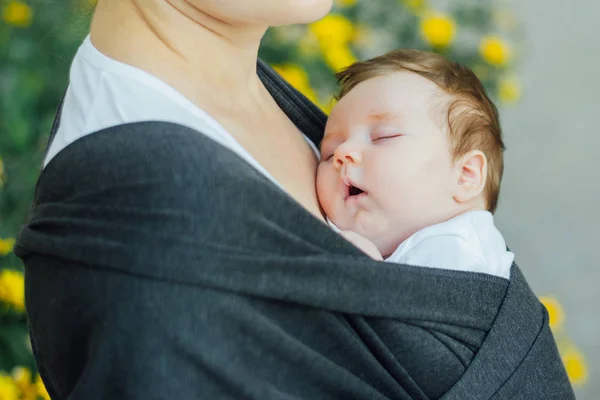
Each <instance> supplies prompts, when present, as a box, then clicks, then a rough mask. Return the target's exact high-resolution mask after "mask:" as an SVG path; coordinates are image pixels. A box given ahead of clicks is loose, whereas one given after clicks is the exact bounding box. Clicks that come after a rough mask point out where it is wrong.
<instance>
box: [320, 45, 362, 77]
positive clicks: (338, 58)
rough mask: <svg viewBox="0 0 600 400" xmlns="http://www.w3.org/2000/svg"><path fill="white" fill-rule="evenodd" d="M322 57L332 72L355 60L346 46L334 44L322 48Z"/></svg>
mask: <svg viewBox="0 0 600 400" xmlns="http://www.w3.org/2000/svg"><path fill="white" fill-rule="evenodd" d="M323 58H325V63H326V64H327V65H328V66H329V68H331V70H332V71H333V72H338V71H340V70H341V69H342V68H344V67H347V66H349V65H350V64H352V63H354V62H356V57H354V54H352V51H351V50H350V48H349V47H348V46H336V47H330V48H326V49H323Z"/></svg>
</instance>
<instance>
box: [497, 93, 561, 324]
mask: <svg viewBox="0 0 600 400" xmlns="http://www.w3.org/2000/svg"><path fill="white" fill-rule="evenodd" d="M500 97H502V95H500ZM540 301H541V302H542V304H543V305H544V307H546V310H548V316H549V318H550V328H552V329H556V328H559V327H560V326H561V325H562V324H563V322H564V321H565V313H564V312H563V309H562V306H561V305H560V303H559V302H558V301H557V300H556V299H555V298H554V297H550V296H542V297H540Z"/></svg>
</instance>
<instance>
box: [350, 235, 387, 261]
mask: <svg viewBox="0 0 600 400" xmlns="http://www.w3.org/2000/svg"><path fill="white" fill-rule="evenodd" d="M340 235H342V236H343V237H344V239H346V240H347V241H349V242H350V243H352V244H353V245H355V246H356V247H358V248H359V249H361V250H362V251H363V252H364V253H366V254H367V255H368V256H369V257H371V258H372V259H374V260H378V261H383V257H382V256H381V253H380V252H379V249H377V247H376V246H375V244H374V243H373V242H371V241H370V240H369V239H367V238H366V237H364V236H361V235H359V234H358V233H356V232H352V231H341V232H340Z"/></svg>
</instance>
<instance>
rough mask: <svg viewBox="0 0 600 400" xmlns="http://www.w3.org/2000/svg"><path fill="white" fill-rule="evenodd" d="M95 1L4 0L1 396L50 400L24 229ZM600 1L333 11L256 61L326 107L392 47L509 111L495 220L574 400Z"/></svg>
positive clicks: (599, 85)
mask: <svg viewBox="0 0 600 400" xmlns="http://www.w3.org/2000/svg"><path fill="white" fill-rule="evenodd" d="M94 5H95V2H94V1H93V0H0V400H17V399H19V400H23V399H28V400H36V399H47V398H49V397H48V395H47V393H46V392H45V390H44V387H43V384H42V383H41V381H40V380H39V376H38V375H37V372H36V370H35V363H34V361H33V357H32V355H31V350H30V347H29V344H28V337H27V325H26V323H27V319H26V312H25V308H24V301H23V275H22V266H21V264H20V261H19V260H18V259H17V258H16V257H15V256H14V255H13V254H12V248H13V245H14V239H15V237H16V236H17V234H18V230H19V227H20V225H21V224H22V223H23V222H24V221H25V219H26V216H27V212H28V209H29V206H30V204H31V200H32V196H33V190H34V186H35V181H36V178H37V175H38V173H39V170H40V166H41V159H42V156H43V152H44V149H45V147H46V140H47V137H48V133H49V131H50V127H51V124H52V120H53V118H54V113H55V111H56V107H57V105H58V102H59V101H60V98H61V96H62V93H63V92H64V90H65V88H66V85H67V82H68V72H69V66H70V62H71V59H72V57H73V55H74V53H75V51H76V50H77V46H78V45H79V44H80V42H81V40H82V39H83V38H84V37H85V35H86V34H87V29H88V23H89V18H90V16H91V14H92V12H93V7H94ZM598 15H600V3H598V2H595V1H592V0H580V1H579V2H577V5H576V6H575V5H574V4H572V3H569V2H562V1H559V0H551V1H542V0H529V1H527V2H517V1H514V0H512V1H511V0H506V1H494V2H491V1H481V0H336V4H335V8H334V11H333V13H332V14H330V15H329V16H327V17H326V18H324V19H323V20H321V21H318V22H316V23H314V24H311V25H309V26H296V27H284V28H277V29H272V30H271V31H269V32H268V34H267V36H266V37H265V39H264V41H263V46H262V49H261V54H260V55H261V57H262V58H263V59H264V60H266V61H267V62H269V63H270V64H271V65H273V66H274V67H275V68H276V70H277V71H279V73H280V74H282V75H283V76H284V77H285V78H286V79H287V80H288V81H289V82H290V83H291V84H293V85H294V86H295V87H297V88H298V89H299V90H300V91H302V92H303V93H304V94H305V95H306V96H307V97H309V98H310V99H311V100H313V101H314V102H316V103H317V104H319V106H320V107H322V108H323V110H325V111H326V112H327V111H328V110H330V108H331V106H332V105H333V100H331V99H332V95H334V94H335V93H336V82H335V79H334V78H333V73H334V72H335V71H338V70H339V69H341V68H343V67H345V66H346V65H348V64H350V63H351V62H352V61H354V60H356V59H365V58H369V57H372V56H376V55H379V54H381V53H383V52H386V51H388V50H391V49H394V48H398V47H409V48H418V49H426V50H431V51H435V52H438V53H441V54H443V55H445V56H447V57H448V58H450V59H452V60H454V61H458V62H461V63H464V64H467V65H469V66H470V67H471V68H472V69H473V70H474V71H475V73H476V74H477V75H478V77H479V78H480V79H481V80H482V82H483V83H484V85H485V87H486V89H487V90H488V92H489V94H490V95H491V97H492V98H493V100H494V101H495V103H496V104H497V106H498V107H499V109H500V114H501V121H502V124H503V129H504V135H505V143H506V147H507V150H506V153H505V164H506V170H505V176H504V180H503V187H502V191H501V196H500V206H499V209H498V211H497V214H496V220H497V224H498V226H499V228H500V230H501V231H502V232H503V233H504V235H505V237H506V241H507V243H508V244H509V246H510V247H511V249H512V250H513V251H514V252H515V253H516V256H517V262H518V263H519V265H520V266H521V268H522V270H523V272H524V273H525V275H526V276H527V278H528V280H529V283H530V285H531V286H532V288H533V290H534V291H535V292H536V294H537V295H538V296H539V297H540V300H541V301H542V302H543V303H544V305H545V306H546V308H547V309H548V312H549V314H550V323H551V327H552V330H553V332H554V335H555V337H556V340H557V343H558V345H559V349H560V352H561V356H562V358H563V362H564V364H565V367H566V369H567V372H568V374H569V377H570V379H571V381H572V382H573V385H574V386H575V388H576V391H577V398H578V399H583V400H588V399H589V400H592V399H596V398H597V393H599V392H600V381H599V377H600V373H599V372H598V371H599V369H600V344H599V343H598V340H597V339H598V338H599V337H600V315H599V314H600V313H599V309H600V307H599V306H598V305H597V304H598V303H599V302H600V291H599V290H598V289H597V285H599V284H600V271H599V269H598V268H597V267H596V265H595V264H596V263H597V260H598V259H600V246H598V245H596V240H597V239H599V238H600V210H599V209H598V207H597V205H598V204H600V185H599V184H598V183H596V182H597V178H596V176H595V175H596V174H597V172H599V171H600V157H597V155H596V154H595V153H596V151H595V150H596V148H597V146H600V135H597V134H596V132H595V131H594V127H595V125H596V120H597V118H596V115H595V112H596V108H597V107H598V104H600V78H599V77H598V74H597V73H596V71H597V70H598V68H599V67H600V65H599V64H600V57H599V56H598V51H597V47H598V40H599V39H600V35H599V34H598V33H597V32H596V31H595V29H596V24H597V16H598Z"/></svg>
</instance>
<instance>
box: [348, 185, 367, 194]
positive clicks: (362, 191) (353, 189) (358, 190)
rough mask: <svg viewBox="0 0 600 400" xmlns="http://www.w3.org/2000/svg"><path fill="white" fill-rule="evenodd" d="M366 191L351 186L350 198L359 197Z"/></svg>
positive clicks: (349, 189)
mask: <svg viewBox="0 0 600 400" xmlns="http://www.w3.org/2000/svg"><path fill="white" fill-rule="evenodd" d="M364 192H365V191H364V190H362V189H361V188H357V187H356V186H350V187H349V188H348V197H351V196H358V195H359V194H361V193H364Z"/></svg>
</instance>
